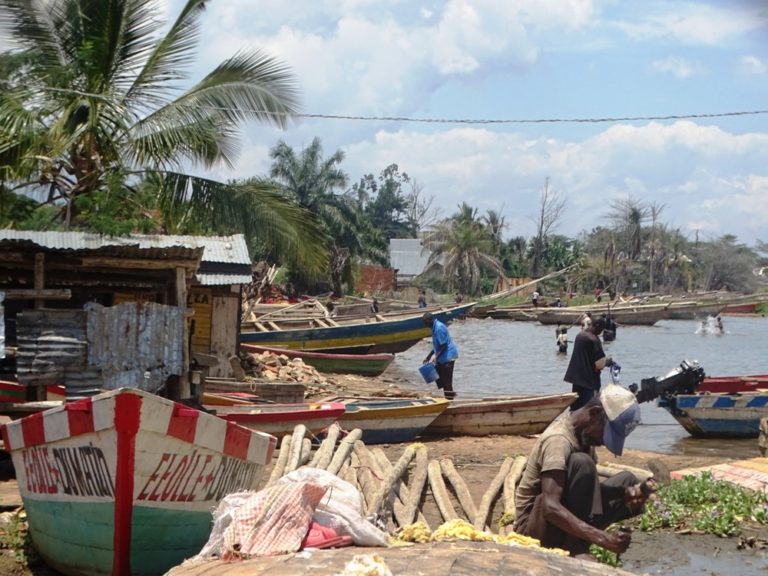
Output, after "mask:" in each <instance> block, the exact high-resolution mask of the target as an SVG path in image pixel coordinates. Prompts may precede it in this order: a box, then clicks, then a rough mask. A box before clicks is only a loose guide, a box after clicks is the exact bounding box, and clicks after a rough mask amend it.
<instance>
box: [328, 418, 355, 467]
mask: <svg viewBox="0 0 768 576" xmlns="http://www.w3.org/2000/svg"><path fill="white" fill-rule="evenodd" d="M362 436H363V431H362V430H360V428H355V429H354V430H352V432H350V433H349V434H347V436H346V437H345V438H344V439H343V440H342V441H341V442H340V443H339V447H338V448H337V449H336V452H335V453H334V455H333V458H332V459H331V463H330V464H328V468H327V470H328V472H330V473H331V474H336V473H338V471H339V470H341V465H342V464H344V461H345V460H346V459H347V458H349V454H350V452H352V448H353V447H354V445H355V442H357V441H358V440H360V438H362Z"/></svg>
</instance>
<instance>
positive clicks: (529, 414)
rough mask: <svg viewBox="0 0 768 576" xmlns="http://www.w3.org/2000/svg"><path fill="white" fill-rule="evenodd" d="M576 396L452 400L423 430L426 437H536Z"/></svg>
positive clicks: (553, 395)
mask: <svg viewBox="0 0 768 576" xmlns="http://www.w3.org/2000/svg"><path fill="white" fill-rule="evenodd" d="M574 400H576V394H573V393H570V392H569V393H567V394H550V395H541V396H510V397H506V398H488V399H482V400H463V399H459V400H452V401H451V404H450V406H448V408H446V409H445V410H443V412H442V413H441V414H440V415H439V416H438V417H437V418H435V419H434V420H433V421H432V423H431V424H430V425H429V426H427V428H426V430H424V435H430V436H488V435H489V434H506V435H526V434H540V433H541V432H543V431H544V429H545V428H546V427H547V426H549V424H550V423H551V422H552V421H553V420H554V419H555V418H557V417H558V416H559V415H560V414H562V412H563V410H565V409H566V408H567V407H568V406H570V405H571V404H572V403H573V401H574Z"/></svg>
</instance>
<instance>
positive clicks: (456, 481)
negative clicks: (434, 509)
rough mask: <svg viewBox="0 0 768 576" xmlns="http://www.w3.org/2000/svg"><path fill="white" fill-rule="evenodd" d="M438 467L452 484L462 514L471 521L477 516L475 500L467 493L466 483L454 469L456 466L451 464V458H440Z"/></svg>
mask: <svg viewBox="0 0 768 576" xmlns="http://www.w3.org/2000/svg"><path fill="white" fill-rule="evenodd" d="M440 469H441V470H442V472H443V476H445V477H446V478H447V479H448V482H450V483H451V486H453V491H454V492H455V493H456V498H458V500H459V504H461V507H462V509H463V510H464V515H465V516H466V517H467V519H468V520H469V521H470V522H472V521H473V520H474V519H475V516H477V508H476V507H475V501H474V500H472V494H470V493H469V488H467V483H466V482H464V478H462V477H461V475H460V474H459V473H458V472H457V471H456V467H455V466H454V465H453V459H451V458H442V459H441V460H440Z"/></svg>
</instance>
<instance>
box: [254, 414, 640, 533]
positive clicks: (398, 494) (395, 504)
mask: <svg viewBox="0 0 768 576" xmlns="http://www.w3.org/2000/svg"><path fill="white" fill-rule="evenodd" d="M342 434H343V431H342V430H341V428H340V427H339V425H338V424H337V423H335V424H333V425H332V426H331V427H330V428H329V429H328V431H327V435H326V437H325V439H324V440H323V441H322V442H321V443H320V446H319V447H318V449H317V450H315V451H314V453H313V450H312V442H311V440H310V439H309V438H307V437H306V435H307V430H306V427H305V426H304V425H303V424H299V425H298V426H296V428H295V429H294V431H293V434H292V435H286V436H284V437H283V439H282V441H281V444H280V449H279V452H278V458H277V462H276V463H275V465H274V468H273V469H272V473H271V475H270V477H269V479H268V480H267V482H266V486H270V485H272V484H274V483H275V482H277V480H279V479H280V478H281V477H282V476H283V475H285V474H288V473H290V472H292V471H294V470H296V469H297V468H299V467H301V466H311V467H315V468H321V469H323V470H327V471H329V472H331V473H333V474H335V475H337V476H339V477H340V478H341V479H343V480H345V481H347V482H349V483H350V484H352V485H353V486H355V487H356V488H357V489H358V490H359V491H360V493H361V494H362V495H363V499H364V502H365V506H366V515H367V516H370V515H373V514H375V515H378V516H379V517H380V518H382V519H384V520H385V521H386V523H387V528H388V530H389V532H390V533H395V532H396V531H397V530H398V529H399V528H403V527H405V526H407V525H409V524H412V523H413V522H416V521H420V522H424V523H425V524H426V525H427V527H429V523H428V522H427V520H426V518H425V516H424V509H423V506H424V503H425V501H426V498H427V495H428V494H431V495H432V498H433V499H434V502H435V504H436V505H437V509H438V510H439V513H440V516H441V518H442V522H448V521H450V520H455V519H464V520H467V521H468V522H470V523H471V524H473V526H474V527H475V528H476V529H478V530H484V531H492V532H498V533H499V534H502V535H506V534H508V533H509V532H511V525H512V524H513V522H514V520H515V487H516V485H517V482H518V481H519V480H520V477H521V476H522V473H523V470H524V469H525V465H526V462H527V460H528V458H527V457H526V456H517V457H508V458H506V459H505V460H504V462H503V463H502V464H501V467H500V468H499V470H498V472H497V473H496V475H495V476H494V478H493V479H492V480H491V483H490V485H489V486H488V488H487V489H486V490H485V492H484V494H483V496H482V498H481V500H480V503H479V504H475V502H474V500H473V498H472V495H471V494H470V491H469V488H468V487H467V484H466V482H465V481H464V479H463V478H462V476H461V474H459V472H458V471H457V470H456V467H455V466H454V463H453V460H452V459H451V458H441V459H439V460H437V459H432V460H430V458H429V452H428V449H427V447H426V446H425V445H423V444H419V443H414V444H411V445H409V446H407V447H406V448H405V450H404V451H403V453H402V455H401V456H400V458H399V459H398V460H397V462H395V463H394V464H393V463H392V462H391V461H390V460H389V458H388V457H387V455H386V454H385V452H384V451H383V450H382V449H381V448H380V447H378V446H376V447H372V448H370V447H368V446H366V444H365V443H364V442H362V440H360V438H361V436H362V431H361V430H359V429H355V430H352V431H351V432H349V433H347V434H346V435H342ZM414 461H415V464H414V465H413V466H412V462H414ZM622 470H630V471H631V472H633V473H634V474H635V476H637V477H638V479H639V480H647V479H648V478H650V477H651V476H652V474H651V472H649V471H647V470H642V469H639V468H632V467H628V466H618V465H609V466H598V472H599V473H600V475H601V476H612V475H614V474H617V473H618V472H621V471H622ZM406 481H407V482H406ZM446 481H447V484H446ZM427 484H429V490H426V486H427ZM449 487H450V488H449ZM451 494H452V495H453V498H452V496H451ZM500 495H501V496H502V501H503V512H501V513H500V519H499V520H498V522H496V525H495V526H492V519H493V518H494V517H495V515H494V505H495V504H496V502H497V501H498V500H499V496H500ZM454 504H458V508H459V510H458V511H457V507H456V506H455V505H454ZM430 529H431V528H430Z"/></svg>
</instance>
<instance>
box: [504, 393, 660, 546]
mask: <svg viewBox="0 0 768 576" xmlns="http://www.w3.org/2000/svg"><path fill="white" fill-rule="evenodd" d="M639 422H640V406H638V404H637V401H636V399H635V396H634V394H632V392H630V391H629V390H627V389H626V388H622V387H621V386H618V385H615V384H609V385H608V386H606V387H605V388H604V389H603V391H602V392H601V393H600V395H599V396H596V397H594V398H592V400H590V401H589V402H588V403H587V404H586V405H585V406H584V407H582V408H580V409H578V410H576V411H574V412H570V413H566V414H564V415H563V416H562V417H560V418H559V419H558V420H556V421H555V422H553V423H552V424H550V425H549V427H548V428H547V429H546V430H545V431H544V432H543V433H542V435H541V436H540V437H539V439H538V441H537V442H536V445H535V446H534V447H533V450H532V451H531V454H530V456H529V458H528V464H527V465H526V467H525V472H524V473H523V476H522V478H521V480H520V483H519V484H518V487H517V491H516V494H515V502H516V506H517V519H516V520H515V525H514V530H515V532H517V533H519V534H525V535H527V536H531V537H533V538H538V539H539V540H540V541H541V545H542V546H545V547H547V548H562V549H564V550H568V551H569V552H570V553H571V555H572V556H579V555H586V554H588V553H589V546H590V544H597V545H598V546H602V547H603V548H605V549H607V550H611V551H612V552H616V553H618V554H620V553H622V552H624V551H625V550H626V549H627V548H628V547H629V543H630V540H631V536H630V534H629V533H627V532H623V531H616V532H606V531H605V528H607V527H608V526H609V525H610V524H613V523H615V522H619V521H621V520H624V519H626V518H630V517H632V516H635V515H637V514H639V513H641V512H642V510H643V505H644V504H645V501H646V500H647V498H648V494H649V493H650V491H649V490H646V489H645V488H646V486H645V485H643V484H642V483H640V482H639V481H638V479H637V478H636V477H635V476H634V475H633V474H631V473H630V472H620V473H619V474H617V475H615V476H613V477H611V478H609V479H608V480H605V481H604V482H600V481H599V477H598V473H597V457H596V454H595V446H601V445H603V444H605V447H606V448H608V450H610V451H611V452H613V453H614V454H616V455H617V456H620V455H621V452H622V450H623V448H624V439H625V438H626V437H627V435H629V433H630V432H631V431H632V430H634V428H635V427H636V426H637V424H638V423H639Z"/></svg>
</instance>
